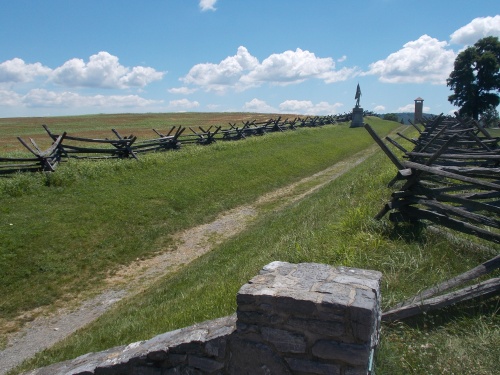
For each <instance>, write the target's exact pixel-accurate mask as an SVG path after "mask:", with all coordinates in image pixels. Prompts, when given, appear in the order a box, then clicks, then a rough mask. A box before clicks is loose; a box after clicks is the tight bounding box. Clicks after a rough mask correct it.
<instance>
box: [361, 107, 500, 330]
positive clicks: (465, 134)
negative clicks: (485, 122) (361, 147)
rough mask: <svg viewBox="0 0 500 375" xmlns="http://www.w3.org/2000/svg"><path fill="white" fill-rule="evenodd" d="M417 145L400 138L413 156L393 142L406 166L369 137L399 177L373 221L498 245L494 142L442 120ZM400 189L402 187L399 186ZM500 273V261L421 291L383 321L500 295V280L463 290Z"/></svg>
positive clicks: (477, 130) (499, 197)
mask: <svg viewBox="0 0 500 375" xmlns="http://www.w3.org/2000/svg"><path fill="white" fill-rule="evenodd" d="M423 125H424V129H420V128H418V127H417V126H415V125H414V126H415V128H416V129H417V130H418V133H419V137H418V139H410V138H408V137H405V136H404V135H402V134H400V133H398V134H399V135H400V136H401V137H402V138H404V139H406V140H407V141H409V142H410V143H411V144H412V145H413V149H412V150H411V151H408V150H406V149H405V147H403V146H402V145H400V144H399V143H398V142H397V141H396V140H394V139H391V138H390V137H386V140H387V142H388V143H389V144H390V145H392V146H394V147H396V148H397V149H398V150H399V151H401V152H403V158H402V159H400V158H398V157H397V156H396V154H395V153H393V152H392V151H391V149H390V148H389V147H388V146H387V145H386V144H385V142H384V141H383V140H382V139H380V138H379V137H378V136H377V134H376V133H375V132H374V131H373V129H372V128H371V127H370V126H369V125H365V128H366V129H367V131H368V132H369V133H370V134H371V135H372V137H373V139H374V140H375V141H376V142H377V143H378V144H379V146H380V147H381V148H382V150H383V151H384V152H385V154H386V155H387V156H388V157H389V159H390V160H391V161H392V162H393V164H394V165H395V166H396V168H397V169H398V171H397V174H396V176H395V177H394V178H393V179H392V181H390V183H389V186H391V187H395V191H394V192H393V193H392V195H391V199H390V201H389V202H388V203H386V204H385V205H384V207H383V208H382V209H381V210H380V212H379V213H378V214H377V215H376V216H375V218H376V219H381V218H382V217H383V216H385V215H386V214H387V213H390V214H389V219H390V220H391V221H393V222H396V223H399V222H410V223H411V222H416V221H420V222H422V221H428V222H432V223H434V224H438V225H441V226H444V227H447V228H450V229H452V230H456V231H460V232H463V233H467V234H471V235H475V236H477V237H480V238H483V239H485V240H488V241H491V242H494V243H500V165H499V163H500V148H499V145H498V142H499V139H498V138H494V137H492V136H491V135H490V134H489V133H488V132H487V131H486V130H485V129H483V128H482V127H481V126H480V125H479V124H477V123H476V122H475V121H472V120H465V119H462V118H459V117H456V118H450V117H444V116H442V115H441V116H438V117H436V118H433V119H431V120H429V121H428V122H427V123H424V124H423ZM398 183H399V184H400V185H397V184H398ZM499 267H500V256H496V257H495V258H493V259H491V260H490V261H488V262H486V263H483V264H482V265H480V266H478V267H476V268H474V269H472V270H470V271H468V272H466V273H464V274H462V275H458V276H456V277H454V278H453V279H450V280H447V281H444V282H442V283H440V284H439V285H437V286H434V287H432V288H429V289H426V290H424V291H421V292H420V293H418V294H417V295H416V296H414V297H412V298H411V299H409V300H407V301H404V302H402V303H400V304H398V305H396V306H394V307H393V308H391V309H389V310H388V311H386V312H384V313H383V315H382V319H383V320H384V321H393V320H400V319H406V318H409V317H412V316H415V315H417V314H421V313H423V312H426V311H430V310H435V309H439V308H442V307H445V306H448V305H451V304H455V303H458V302H463V301H468V300H471V299H475V298H479V297H482V298H486V297H490V296H494V295H497V294H499V293H500V278H498V277H497V278H491V279H489V280H486V281H482V282H479V283H476V284H474V285H468V286H465V287H464V288H462V289H460V290H452V291H451V292H449V293H445V294H443V292H444V291H447V290H450V289H454V288H456V287H457V286H459V285H462V284H464V283H466V282H469V281H471V280H473V279H475V278H478V277H480V276H483V275H485V274H487V273H489V272H492V271H493V270H496V269H498V268H499Z"/></svg>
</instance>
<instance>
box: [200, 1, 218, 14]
mask: <svg viewBox="0 0 500 375" xmlns="http://www.w3.org/2000/svg"><path fill="white" fill-rule="evenodd" d="M216 2H217V0H200V9H201V11H202V12H206V11H207V10H212V11H215V10H216V8H215V7H214V5H215V3H216Z"/></svg>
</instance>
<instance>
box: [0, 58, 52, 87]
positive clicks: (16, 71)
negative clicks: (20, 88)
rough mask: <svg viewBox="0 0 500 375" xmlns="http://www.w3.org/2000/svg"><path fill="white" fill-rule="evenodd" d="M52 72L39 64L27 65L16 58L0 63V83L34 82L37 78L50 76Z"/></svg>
mask: <svg viewBox="0 0 500 375" xmlns="http://www.w3.org/2000/svg"><path fill="white" fill-rule="evenodd" d="M51 71H52V70H51V69H50V68H47V67H46V66H43V65H42V64H40V63H39V62H37V63H34V64H26V63H25V62H24V60H22V59H19V58H14V59H12V60H7V61H4V62H3V63H0V82H6V83H19V82H30V81H33V80H34V79H35V78H36V77H37V76H48V75H49V74H50V72H51Z"/></svg>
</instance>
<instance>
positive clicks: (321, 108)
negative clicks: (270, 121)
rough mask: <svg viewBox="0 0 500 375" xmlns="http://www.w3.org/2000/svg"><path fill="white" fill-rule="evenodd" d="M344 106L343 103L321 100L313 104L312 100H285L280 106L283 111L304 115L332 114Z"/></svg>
mask: <svg viewBox="0 0 500 375" xmlns="http://www.w3.org/2000/svg"><path fill="white" fill-rule="evenodd" d="M342 106H343V104H342V103H334V104H330V103H328V102H319V103H317V104H313V102H311V101H310V100H285V101H284V102H282V103H281V104H280V105H279V108H280V111H283V112H291V113H298V114H303V115H330V114H334V113H336V112H337V110H338V108H339V107H342Z"/></svg>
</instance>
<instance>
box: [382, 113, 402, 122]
mask: <svg viewBox="0 0 500 375" xmlns="http://www.w3.org/2000/svg"><path fill="white" fill-rule="evenodd" d="M384 120H387V121H396V122H398V121H399V119H398V115H397V114H395V113H386V114H385V115H384Z"/></svg>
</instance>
